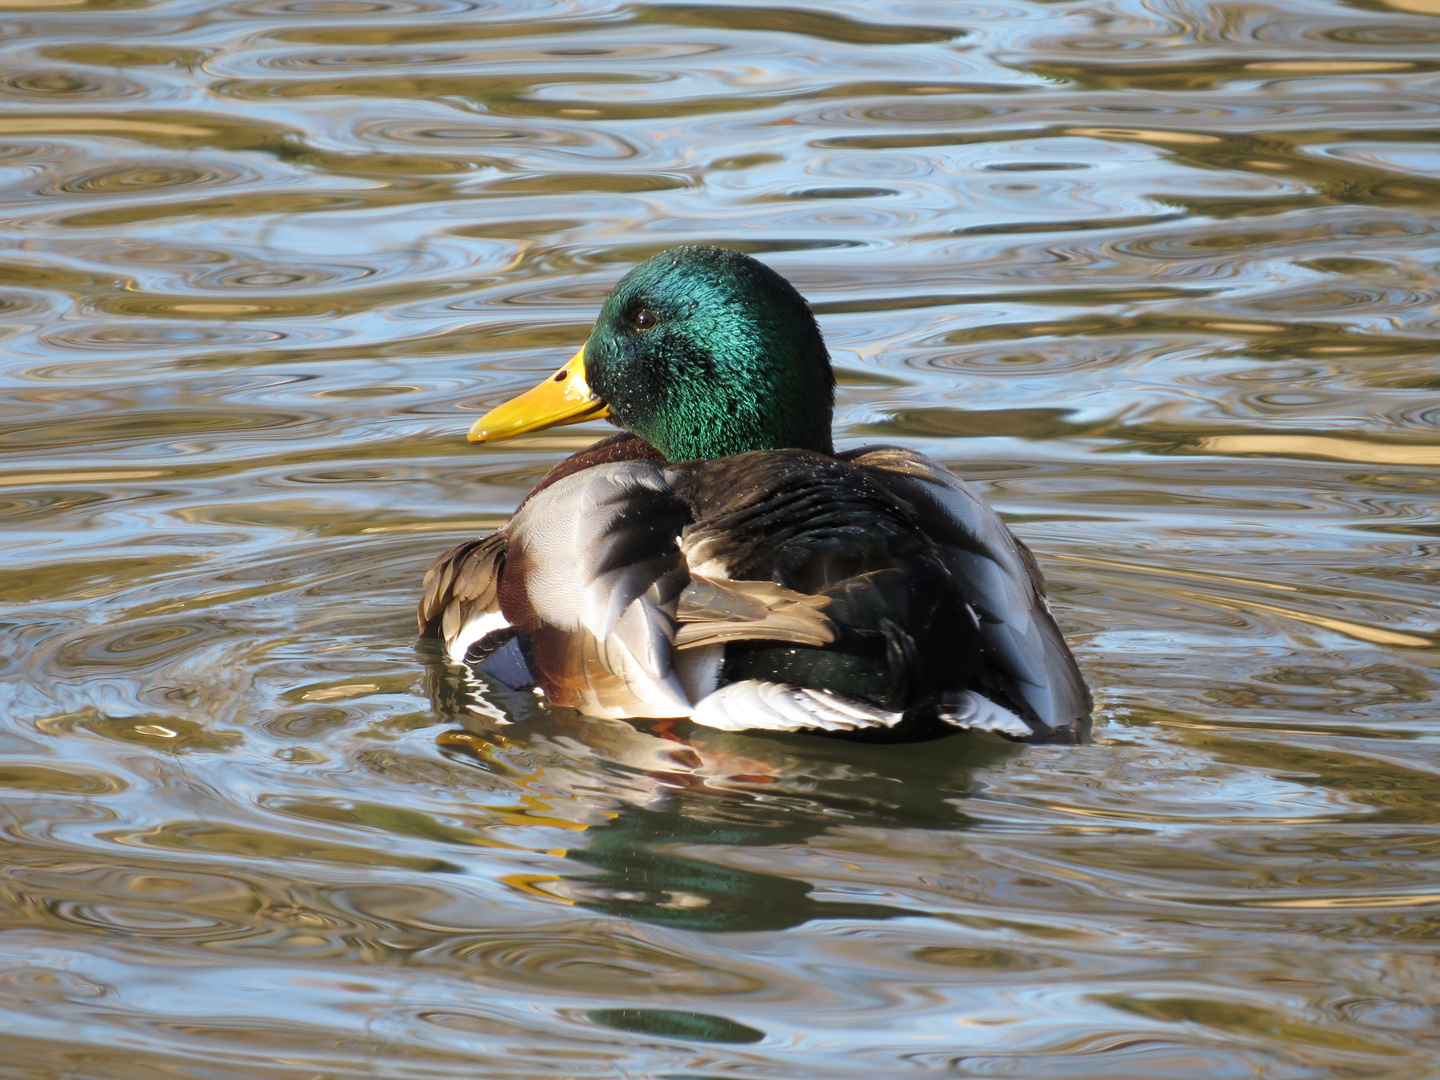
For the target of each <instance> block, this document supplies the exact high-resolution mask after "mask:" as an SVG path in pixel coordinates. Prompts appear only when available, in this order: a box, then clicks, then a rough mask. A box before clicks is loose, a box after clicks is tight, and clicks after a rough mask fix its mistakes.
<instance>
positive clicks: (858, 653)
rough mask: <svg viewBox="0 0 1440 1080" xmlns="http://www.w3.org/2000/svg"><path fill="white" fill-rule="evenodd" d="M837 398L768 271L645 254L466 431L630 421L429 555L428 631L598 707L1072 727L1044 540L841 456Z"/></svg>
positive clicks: (894, 730) (513, 679)
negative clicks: (511, 392) (537, 374)
mask: <svg viewBox="0 0 1440 1080" xmlns="http://www.w3.org/2000/svg"><path fill="white" fill-rule="evenodd" d="M834 390H835V377H834V374H833V372H832V370H831V366H830V357H829V354H828V352H827V351H826V349H825V343H824V340H823V339H822V338H821V335H820V329H819V327H818V326H817V325H816V322H815V318H814V316H813V315H812V314H811V312H810V308H809V305H808V304H807V303H806V302H805V300H804V298H803V297H801V295H800V294H799V293H798V292H797V291H796V290H795V288H794V287H793V286H792V285H791V284H790V283H789V282H788V281H786V280H785V279H784V278H783V277H781V276H780V275H779V274H777V273H776V272H775V271H774V270H772V269H770V268H769V267H767V266H765V265H764V264H763V263H760V262H758V261H756V260H755V259H752V258H750V257H749V256H747V255H743V254H741V253H739V252H736V251H730V250H726V249H723V248H718V247H709V246H694V247H680V248H675V249H673V250H670V251H666V252H663V253H661V254H659V255H656V256H655V257H653V258H651V259H648V260H646V261H645V262H643V263H641V264H640V265H638V266H636V267H635V268H634V269H633V270H631V271H630V272H629V273H628V274H626V275H625V277H624V278H623V279H622V280H621V281H620V283H619V284H618V285H616V286H615V288H614V290H613V291H612V292H611V293H610V295H609V296H608V297H607V298H606V300H605V302H604V305H603V307H602V308H601V311H600V317H599V321H598V322H597V323H596V325H595V328H594V330H593V331H592V332H591V334H590V337H589V339H588V340H587V341H586V342H585V344H584V346H583V347H582V348H581V349H580V351H579V352H577V353H576V354H575V355H574V356H573V357H572V358H571V359H570V361H569V362H568V363H567V364H565V365H564V366H563V367H562V368H560V370H559V371H556V372H555V373H554V374H553V375H551V376H549V377H547V378H546V379H545V381H544V382H542V383H541V384H540V385H539V386H536V387H535V388H534V389H532V390H529V391H527V392H526V393H524V394H521V395H520V396H519V397H517V398H514V399H512V400H510V401H507V402H506V403H504V404H502V405H500V406H498V407H497V408H495V409H493V410H491V411H490V412H489V413H487V414H486V415H484V416H482V417H481V418H480V419H479V420H478V421H476V423H475V425H474V427H472V428H471V430H470V433H469V439H470V441H471V442H487V441H492V440H496V439H505V438H509V437H510V436H512V435H519V434H521V433H523V432H528V431H535V430H538V429H540V428H545V427H551V426H554V425H558V424H573V423H579V422H581V421H584V420H591V419H596V418H600V417H609V418H610V420H611V421H612V422H613V423H614V424H616V426H618V427H620V428H621V429H623V430H622V431H621V432H619V433H617V434H615V435H611V436H610V437H608V438H604V439H601V440H600V441H599V442H596V443H594V444H593V445H592V446H590V447H589V448H587V449H585V450H582V451H581V452H579V453H577V454H575V455H573V456H571V457H569V458H566V459H565V460H564V461H562V462H560V463H559V464H558V465H556V466H555V467H554V468H553V469H551V470H550V471H549V473H547V474H546V475H545V476H544V477H543V478H542V479H541V481H540V482H539V483H538V484H537V485H536V486H535V488H534V490H532V491H531V492H530V494H529V495H527V496H526V498H525V500H524V502H522V503H521V504H520V507H519V509H518V510H517V511H516V512H515V515H514V517H513V518H512V519H511V520H510V522H509V524H508V525H507V526H506V527H505V528H503V529H501V530H500V531H499V532H496V533H494V534H493V535H490V536H486V537H483V538H481V539H477V540H472V541H470V542H469V543H466V544H462V545H460V546H459V547H457V548H455V549H454V550H452V551H448V552H446V553H445V554H444V555H442V556H440V558H439V559H438V560H436V562H435V564H434V565H433V566H432V567H431V568H430V571H429V572H428V573H427V574H426V575H425V595H424V598H423V599H422V600H421V602H420V607H419V621H420V629H421V633H422V634H425V635H432V636H438V637H441V638H443V640H444V643H445V649H446V653H447V655H448V657H449V659H450V660H451V661H452V662H454V663H456V664H469V665H471V666H472V667H478V669H479V670H480V672H482V673H483V674H485V675H487V676H489V677H490V678H493V679H495V680H497V681H499V682H501V683H504V684H505V685H507V686H509V687H511V688H512V689H518V688H523V687H526V686H533V687H534V688H536V689H537V690H538V691H539V692H541V693H543V694H544V696H545V697H546V698H547V699H548V701H549V702H550V703H551V704H552V705H556V706H566V707H570V708H574V709H578V710H580V711H581V712H582V713H585V714H588V715H590V716H595V717H603V718H612V719H620V718H626V719H639V718H647V717H648V718H669V717H688V718H689V719H690V720H691V721H692V722H694V723H696V724H701V725H705V726H708V727H712V728H721V729H724V730H730V731H737V730H746V729H769V730H779V731H792V730H805V729H814V730H819V731H824V732H872V733H875V734H877V735H879V734H881V733H889V734H890V735H892V736H900V735H901V734H903V733H906V732H911V733H932V734H933V733H937V732H939V731H942V730H947V729H954V728H979V729H985V730H989V731H994V732H997V733H999V734H1001V735H1003V736H1007V737H1009V738H1012V739H1024V740H1046V741H1057V740H1058V741H1069V740H1072V739H1074V738H1076V737H1078V736H1077V734H1076V733H1077V731H1078V728H1079V722H1080V721H1081V720H1082V719H1083V718H1084V717H1085V716H1086V715H1087V713H1088V712H1089V711H1090V694H1089V691H1088V689H1087V688H1086V686H1085V682H1084V680H1083V679H1082V678H1081V675H1080V671H1079V668H1078V667H1077V666H1076V664H1075V660H1074V658H1073V657H1072V656H1071V653H1070V650H1069V649H1068V648H1067V647H1066V645H1065V641H1064V638H1063V637H1062V636H1061V634H1060V630H1059V628H1058V627H1057V626H1056V624H1055V620H1054V618H1053V617H1052V615H1051V614H1050V610H1049V607H1048V605H1047V604H1046V601H1045V585H1044V581H1043V579H1042V578H1041V576H1040V571H1039V568H1038V567H1037V565H1036V563H1035V559H1034V557H1033V556H1032V555H1031V553H1030V551H1029V550H1028V549H1027V548H1026V547H1025V545H1024V544H1022V543H1021V542H1020V541H1019V540H1018V539H1016V537H1015V535H1014V534H1013V533H1011V531H1010V530H1009V529H1008V528H1007V527H1006V526H1005V524H1004V522H1002V521H1001V520H1000V518H999V516H998V515H997V514H996V513H995V511H994V510H992V509H991V508H990V507H989V506H988V505H986V504H985V502H984V501H983V500H982V499H981V498H980V497H979V496H978V495H977V494H975V492H974V491H972V490H971V489H970V488H969V487H967V486H966V485H965V483H964V482H963V481H961V480H960V479H959V478H958V477H956V476H955V475H954V474H952V473H951V472H950V471H949V470H948V469H946V468H945V467H944V466H942V465H941V464H940V463H939V462H937V461H934V460H932V459H931V458H928V457H926V456H925V455H924V454H920V453H917V452H915V451H913V450H907V449H905V448H903V447H899V446H866V447H861V448H860V449H856V450H845V451H842V452H839V453H837V452H836V451H835V448H834V444H833V442H832V440H831V431H830V427H831V414H832V411H833V407H834Z"/></svg>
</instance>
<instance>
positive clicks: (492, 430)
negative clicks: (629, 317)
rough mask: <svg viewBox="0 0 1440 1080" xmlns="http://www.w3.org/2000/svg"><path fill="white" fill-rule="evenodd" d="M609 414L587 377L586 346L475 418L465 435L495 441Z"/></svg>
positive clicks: (473, 440)
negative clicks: (539, 379) (541, 379)
mask: <svg viewBox="0 0 1440 1080" xmlns="http://www.w3.org/2000/svg"><path fill="white" fill-rule="evenodd" d="M609 415H610V409H609V407H608V406H607V405H606V404H605V402H603V401H601V400H600V399H599V398H598V397H596V396H595V392H594V391H593V390H591V389H590V384H589V383H588V382H586V381H585V349H584V347H583V346H582V347H581V349H580V351H579V352H577V353H576V354H575V355H574V356H572V357H571V358H570V362H569V363H567V364H566V365H565V366H564V367H562V368H561V369H560V370H559V371H557V372H555V374H554V375H551V376H550V377H549V378H548V379H546V380H545V381H544V382H542V383H541V384H540V385H539V386H537V387H535V388H534V389H532V390H526V391H525V393H523V394H521V395H520V396H519V397H514V398H511V399H510V400H509V401H507V402H505V404H503V405H497V406H495V408H493V409H491V410H490V411H489V412H488V413H486V414H485V415H484V416H482V417H481V418H480V419H479V420H476V421H475V425H474V426H473V427H472V428H471V429H470V434H469V435H467V436H466V438H468V439H469V440H470V441H471V442H493V441H494V440H496V439H508V438H509V437H510V436H511V435H523V434H524V433H525V432H527V431H539V430H540V429H541V428H547V427H558V426H559V425H561V424H578V423H581V422H582V421H585V420H598V419H600V418H602V417H606V416H609Z"/></svg>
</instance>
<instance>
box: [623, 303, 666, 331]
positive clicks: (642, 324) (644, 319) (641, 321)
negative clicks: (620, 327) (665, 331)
mask: <svg viewBox="0 0 1440 1080" xmlns="http://www.w3.org/2000/svg"><path fill="white" fill-rule="evenodd" d="M630 321H631V323H633V324H634V326H635V329H636V330H649V329H650V328H651V327H652V326H654V325H655V324H656V323H658V322H659V321H660V316H658V315H656V314H655V313H654V312H653V311H651V310H650V309H649V308H643V307H642V308H641V309H640V310H639V311H637V312H635V314H634V315H633V316H632V317H631V319H630Z"/></svg>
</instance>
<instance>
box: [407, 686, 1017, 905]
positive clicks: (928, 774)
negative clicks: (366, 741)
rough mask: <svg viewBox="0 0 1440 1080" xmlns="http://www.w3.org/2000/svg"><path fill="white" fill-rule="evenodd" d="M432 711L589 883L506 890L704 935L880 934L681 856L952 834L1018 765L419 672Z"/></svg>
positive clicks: (1009, 747)
mask: <svg viewBox="0 0 1440 1080" xmlns="http://www.w3.org/2000/svg"><path fill="white" fill-rule="evenodd" d="M428 679H429V689H430V694H431V700H432V704H433V706H434V708H435V710H436V712H437V713H438V714H439V715H440V716H442V717H444V718H445V719H446V720H449V721H452V722H454V723H456V724H458V725H459V727H457V728H454V729H451V730H449V731H447V732H445V733H444V734H442V735H441V736H440V737H439V743H440V746H441V747H442V749H443V750H444V752H445V753H446V754H447V755H449V756H451V757H452V758H454V759H456V760H462V761H466V762H469V763H473V764H474V765H476V766H478V767H479V768H481V769H484V770H485V771H487V772H489V773H492V774H499V775H501V776H502V777H504V778H505V779H506V780H508V781H509V782H511V783H516V784H518V785H519V786H520V787H521V788H522V789H528V790H529V791H532V792H534V794H535V795H536V796H537V799H536V802H537V803H539V804H543V805H544V807H545V810H544V813H545V814H546V815H547V816H548V817H549V818H551V819H554V818H561V819H564V821H565V822H566V824H567V827H568V828H570V829H571V830H572V831H573V832H574V833H575V834H577V837H578V836H579V835H583V836H584V838H585V839H584V842H583V845H582V844H577V845H574V846H572V847H571V848H570V849H568V850H567V851H566V852H565V857H566V859H567V860H569V861H571V862H579V863H584V864H587V865H588V866H590V867H593V868H594V870H595V872H593V873H579V874H563V873H561V874H543V875H525V876H521V877H514V878H511V879H508V883H509V884H510V885H512V886H513V887H515V888H519V889H522V890H523V891H526V892H530V893H533V894H536V895H541V896H545V897H547V898H550V899H555V900H561V901H564V902H567V903H572V904H575V905H577V906H580V907H584V908H588V909H591V910H594V911H598V912H602V913H605V914H608V915H623V916H626V917H629V918H634V919H640V920H643V921H646V922H650V923H657V924H661V925H665V926H673V927H681V928H686V929H692V930H707V931H742V930H751V931H753V930H779V929H784V928H786V927H791V926H797V925H799V924H801V923H804V922H807V921H810V920H812V919H837V918H848V919H888V918H894V917H897V916H902V915H911V914H917V913H916V912H914V911H911V910H908V909H906V908H904V907H902V906H899V905H894V904H884V903H865V902H854V901H840V900H820V899H817V898H815V897H814V896H812V895H811V894H812V892H813V889H814V887H813V885H812V884H811V883H810V882H808V881H804V880H801V879H798V878H795V877H791V876H788V875H784V874H777V873H765V872H761V871H757V870H751V869H745V868H741V867H737V866H733V865H723V864H721V863H720V862H716V861H712V860H711V859H710V858H707V857H705V855H704V854H702V853H698V852H697V853H693V854H692V853H691V852H692V850H693V849H694V848H702V847H707V846H709V847H715V848H719V849H726V850H728V851H731V852H733V851H735V850H736V849H753V850H754V851H755V852H756V856H757V861H760V860H763V859H764V855H763V854H762V852H763V851H764V850H765V849H774V848H777V847H781V846H795V845H801V844H804V842H805V841H807V840H809V839H810V838H811V837H814V836H818V835H820V834H822V833H824V832H826V831H827V830H830V829H834V828H836V827H849V828H857V827H858V828H864V827H872V828H889V829H894V828H909V829H936V830H943V831H946V832H949V831H954V830H957V829H964V828H966V827H968V824H969V823H968V821H967V819H966V818H965V816H964V815H963V814H961V813H960V812H959V811H958V810H956V809H955V807H954V806H953V805H951V803H950V802H949V801H948V800H952V799H957V798H961V797H963V796H965V795H966V794H968V793H969V791H970V790H971V789H972V787H973V779H972V774H973V773H974V772H975V771H976V770H977V769H980V768H985V767H990V766H994V765H996V764H998V763H1000V762H1001V761H1003V760H1005V759H1006V758H1008V757H1011V756H1013V755H1016V754H1018V753H1021V752H1022V748H1021V747H1018V746H1015V745H1014V744H1013V743H1010V742H1006V741H1004V740H1001V739H999V738H997V737H996V736H994V735H989V734H983V733H963V734H956V735H954V736H952V737H949V738H945V739H941V740H937V741H934V742H928V743H925V744H924V745H923V747H922V746H917V745H915V744H893V743H892V744H879V745H877V744H872V743H857V742H853V741H846V740H839V739H833V738H824V737H821V736H816V735H810V734H787V735H765V736H753V735H745V734H739V733H731V732H719V731H709V730H706V729H704V728H700V727H697V726H694V725H690V724H688V723H684V724H681V725H675V724H672V723H668V722H664V721H661V722H658V723H655V724H653V725H647V724H637V723H627V722H622V721H615V720H597V719H594V718H591V717H585V716H582V715H580V714H579V713H577V712H575V711H573V710H568V709H555V708H550V707H547V706H545V705H543V704H541V703H540V702H538V701H537V700H536V698H535V697H533V696H532V695H530V694H527V693H523V692H515V691H509V690H506V689H505V688H504V687H500V686H494V687H486V686H484V685H482V684H481V683H479V682H478V680H476V679H475V678H474V677H473V676H471V675H469V674H468V673H467V672H465V671H464V670H463V669H460V668H456V667H453V666H450V665H447V664H445V663H444V662H443V661H442V660H440V659H439V658H438V657H435V658H434V659H433V660H432V662H431V663H430V665H429V667H428Z"/></svg>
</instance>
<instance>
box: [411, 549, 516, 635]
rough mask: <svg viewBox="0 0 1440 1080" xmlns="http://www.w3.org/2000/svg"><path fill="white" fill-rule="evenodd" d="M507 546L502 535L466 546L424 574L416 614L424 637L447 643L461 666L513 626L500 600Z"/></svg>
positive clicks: (451, 550)
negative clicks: (485, 641)
mask: <svg viewBox="0 0 1440 1080" xmlns="http://www.w3.org/2000/svg"><path fill="white" fill-rule="evenodd" d="M505 544H506V534H505V532H504V531H503V530H502V531H500V532H497V533H492V534H491V535H489V536H486V537H481V538H480V539H478V540H469V541H466V542H465V543H463V544H461V545H460V546H459V547H456V548H451V549H450V550H449V551H447V552H445V554H443V555H441V556H440V557H439V558H438V559H436V560H435V562H434V564H433V565H431V567H430V569H429V570H428V571H426V573H425V581H424V585H425V593H424V595H423V596H422V597H421V598H420V604H419V607H418V608H417V610H416V613H415V614H416V619H417V621H418V622H419V624H420V634H421V636H423V637H439V638H441V639H443V640H444V642H445V652H446V654H447V655H448V656H449V657H450V659H451V660H452V661H453V662H455V663H457V664H458V663H462V662H464V659H465V654H466V652H468V651H469V648H470V646H471V645H473V644H475V642H477V641H479V640H481V639H482V638H484V637H486V636H488V635H489V634H492V633H494V632H495V631H497V630H503V629H505V628H506V627H507V626H508V625H509V622H508V621H507V620H506V618H505V616H504V615H503V614H502V613H501V611H500V600H499V587H500V574H501V571H502V570H503V569H504V565H505Z"/></svg>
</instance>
